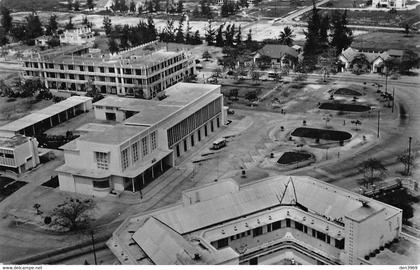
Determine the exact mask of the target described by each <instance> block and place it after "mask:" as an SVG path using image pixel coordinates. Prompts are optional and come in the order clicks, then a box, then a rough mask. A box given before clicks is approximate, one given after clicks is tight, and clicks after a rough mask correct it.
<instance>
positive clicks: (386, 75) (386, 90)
mask: <svg viewBox="0 0 420 270" xmlns="http://www.w3.org/2000/svg"><path fill="white" fill-rule="evenodd" d="M385 68H386V71H385V93H388V67H385Z"/></svg>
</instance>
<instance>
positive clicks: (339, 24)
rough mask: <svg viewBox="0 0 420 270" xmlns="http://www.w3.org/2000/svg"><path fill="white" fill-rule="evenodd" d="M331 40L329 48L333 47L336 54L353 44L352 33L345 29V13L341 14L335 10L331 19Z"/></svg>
mask: <svg viewBox="0 0 420 270" xmlns="http://www.w3.org/2000/svg"><path fill="white" fill-rule="evenodd" d="M331 28H332V29H331V31H332V39H331V46H333V47H335V49H336V52H337V54H340V53H341V52H342V51H343V50H345V49H347V48H348V47H350V45H351V43H352V42H353V32H352V30H351V29H350V28H348V27H347V11H344V12H343V13H341V12H340V11H338V10H336V11H334V12H333V14H332V19H331Z"/></svg>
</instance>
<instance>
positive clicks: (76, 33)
mask: <svg viewBox="0 0 420 270" xmlns="http://www.w3.org/2000/svg"><path fill="white" fill-rule="evenodd" d="M94 41H95V34H94V33H93V32H92V29H91V28H90V27H87V26H84V27H80V28H76V29H69V30H66V31H64V33H63V34H61V35H60V43H61V44H71V45H84V44H88V43H93V42H94Z"/></svg>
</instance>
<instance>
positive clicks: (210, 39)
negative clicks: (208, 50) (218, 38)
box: [205, 21, 216, 46]
mask: <svg viewBox="0 0 420 270" xmlns="http://www.w3.org/2000/svg"><path fill="white" fill-rule="evenodd" d="M215 35H216V30H215V29H214V28H213V26H212V24H211V21H209V24H208V25H207V28H206V34H205V37H206V42H207V45H209V46H211V45H214V41H215V40H214V39H215Z"/></svg>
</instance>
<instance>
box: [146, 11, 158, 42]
mask: <svg viewBox="0 0 420 270" xmlns="http://www.w3.org/2000/svg"><path fill="white" fill-rule="evenodd" d="M147 36H148V37H149V41H153V40H156V36H157V31H156V27H155V23H154V22H153V18H152V16H149V17H147Z"/></svg>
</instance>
